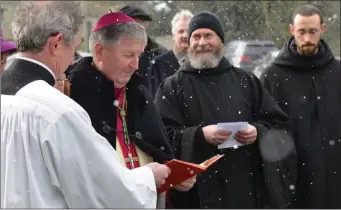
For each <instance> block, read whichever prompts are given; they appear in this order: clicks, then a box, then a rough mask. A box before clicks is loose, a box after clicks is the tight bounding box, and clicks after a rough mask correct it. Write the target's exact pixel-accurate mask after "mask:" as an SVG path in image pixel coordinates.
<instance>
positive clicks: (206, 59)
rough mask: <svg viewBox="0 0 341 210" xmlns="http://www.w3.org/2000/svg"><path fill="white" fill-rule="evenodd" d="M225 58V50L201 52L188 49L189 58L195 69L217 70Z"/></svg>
mask: <svg viewBox="0 0 341 210" xmlns="http://www.w3.org/2000/svg"><path fill="white" fill-rule="evenodd" d="M223 56H224V49H223V48H220V47H219V48H217V49H215V50H214V49H202V50H199V51H196V50H193V49H191V48H189V49H188V58H189V61H190V64H191V66H192V68H194V69H210V68H216V67H217V66H218V65H219V62H220V60H221V59H222V58H223Z"/></svg>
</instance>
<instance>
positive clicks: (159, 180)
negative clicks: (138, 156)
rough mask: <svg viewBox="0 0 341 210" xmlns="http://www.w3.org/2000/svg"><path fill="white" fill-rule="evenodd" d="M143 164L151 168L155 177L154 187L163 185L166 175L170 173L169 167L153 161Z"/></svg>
mask: <svg viewBox="0 0 341 210" xmlns="http://www.w3.org/2000/svg"><path fill="white" fill-rule="evenodd" d="M145 166H147V167H149V168H150V169H151V170H152V172H153V174H154V178H155V183H156V187H160V186H161V185H163V184H164V183H165V182H166V179H167V177H168V176H169V174H170V173H171V170H170V168H169V167H168V166H166V165H164V164H159V163H155V162H154V163H149V164H146V165H145Z"/></svg>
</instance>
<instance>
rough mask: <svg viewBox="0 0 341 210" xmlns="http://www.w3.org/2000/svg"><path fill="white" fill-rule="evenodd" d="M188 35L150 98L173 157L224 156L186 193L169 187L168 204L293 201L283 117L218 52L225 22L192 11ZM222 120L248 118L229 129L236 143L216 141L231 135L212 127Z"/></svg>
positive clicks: (291, 158) (277, 204)
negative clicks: (181, 56)
mask: <svg viewBox="0 0 341 210" xmlns="http://www.w3.org/2000/svg"><path fill="white" fill-rule="evenodd" d="M188 37H189V49H188V57H189V61H188V62H186V63H185V64H184V65H182V66H181V67H180V69H179V70H178V71H177V72H176V73H175V74H174V75H173V76H170V77H168V78H167V79H165V80H164V81H163V82H162V83H161V84H160V87H159V90H158V92H157V94H156V96H155V102H156V105H157V107H158V110H159V112H160V115H161V117H162V119H163V123H164V125H165V127H166V130H167V133H168V136H169V138H170V139H171V141H172V145H173V147H174V150H175V155H176V157H177V158H180V159H182V160H185V161H190V162H195V163H201V162H203V161H205V160H206V159H208V158H210V157H212V156H214V155H215V154H218V153H223V154H225V157H223V158H222V159H221V160H219V161H218V162H217V163H216V164H214V165H212V166H211V167H210V168H208V169H207V170H206V171H205V172H203V173H201V174H200V175H199V176H198V181H197V183H196V185H195V187H193V188H192V189H191V190H190V191H189V192H185V193H183V192H181V193H178V192H172V195H171V201H172V203H173V204H174V207H175V208H220V209H226V208H245V209H246V208H250V209H251V208H265V207H270V208H288V207H291V205H292V203H293V202H294V192H295V191H294V189H291V185H292V183H295V181H296V180H295V177H296V176H295V168H296V166H295V150H294V146H293V145H294V144H293V143H292V139H290V136H289V135H287V132H286V130H285V129H286V128H287V124H288V120H289V119H288V117H287V116H286V115H285V114H284V112H283V111H282V110H281V109H280V108H279V107H278V105H277V104H276V102H275V101H274V100H273V99H272V98H271V96H270V95H269V93H268V92H267V91H266V90H265V89H264V88H263V87H262V85H261V83H260V81H259V80H258V79H257V78H256V77H255V76H253V75H252V74H249V73H247V72H245V71H243V70H241V69H238V68H235V67H234V66H232V65H231V64H230V63H229V61H228V60H227V59H226V58H224V56H223V52H224V32H223V27H222V24H221V22H220V20H219V19H218V18H217V17H216V16H215V15H214V14H212V13H209V12H200V13H198V14H196V15H195V16H194V17H193V18H192V20H191V22H190V24H189V30H188ZM221 122H247V123H246V124H247V127H246V128H245V129H241V130H239V131H238V132H237V133H236V135H235V136H233V137H234V139H235V140H236V141H237V142H239V143H241V144H242V146H240V147H239V148H237V147H229V148H221V149H219V148H218V145H220V144H222V143H223V142H225V141H226V139H227V138H228V137H229V136H230V135H231V130H230V129H228V130H227V131H226V130H221V129H218V127H217V123H221Z"/></svg>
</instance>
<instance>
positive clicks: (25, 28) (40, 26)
mask: <svg viewBox="0 0 341 210" xmlns="http://www.w3.org/2000/svg"><path fill="white" fill-rule="evenodd" d="M83 20H84V16H83V14H82V8H81V2H76V1H49V2H35V1H22V2H21V3H20V4H19V5H18V7H17V9H16V12H15V14H14V19H13V21H12V25H11V26H12V33H13V37H14V41H15V43H16V44H17V47H18V51H20V52H25V51H38V52H39V51H41V50H42V49H43V48H44V46H45V45H46V43H47V40H48V38H49V37H50V36H52V35H54V34H56V33H61V34H63V40H64V41H65V43H66V44H69V43H71V42H72V41H73V40H74V38H75V36H76V34H77V33H78V31H79V29H80V27H81V25H82V24H83Z"/></svg>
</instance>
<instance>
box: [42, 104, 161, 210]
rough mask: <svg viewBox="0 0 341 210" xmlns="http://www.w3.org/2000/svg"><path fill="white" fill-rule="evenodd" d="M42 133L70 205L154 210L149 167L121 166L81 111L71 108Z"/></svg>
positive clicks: (54, 178)
mask: <svg viewBox="0 0 341 210" xmlns="http://www.w3.org/2000/svg"><path fill="white" fill-rule="evenodd" d="M45 129H46V128H45ZM42 132H44V133H45V135H44V136H43V139H42V142H41V144H42V150H43V151H42V152H43V156H44V161H45V164H46V166H47V168H48V171H49V173H50V177H51V181H52V183H53V185H55V186H56V187H57V188H58V189H59V190H60V191H61V192H62V194H63V195H64V197H65V200H66V202H67V205H68V207H69V208H156V199H157V193H156V186H155V181H154V175H153V173H152V171H151V169H150V168H148V167H140V168H137V169H134V170H129V169H127V168H125V167H123V165H122V164H121V163H120V161H119V158H118V156H117V154H116V152H115V150H114V149H113V147H112V146H111V145H110V144H109V143H108V142H107V140H106V139H105V138H103V137H102V136H100V135H99V134H98V133H97V132H96V131H95V130H94V128H93V127H92V126H91V122H90V118H89V116H88V114H87V113H86V112H85V111H83V110H81V109H80V108H78V107H76V108H71V109H70V111H68V112H67V113H66V114H64V115H62V116H61V117H59V118H58V120H56V122H54V123H52V124H50V125H49V126H48V129H46V130H44V131H42Z"/></svg>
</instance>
